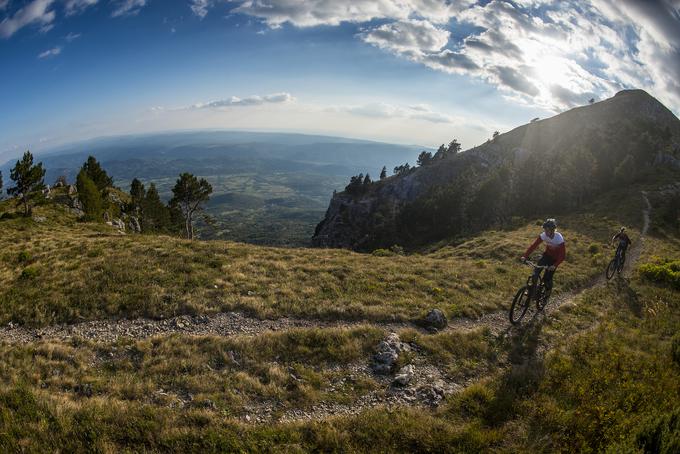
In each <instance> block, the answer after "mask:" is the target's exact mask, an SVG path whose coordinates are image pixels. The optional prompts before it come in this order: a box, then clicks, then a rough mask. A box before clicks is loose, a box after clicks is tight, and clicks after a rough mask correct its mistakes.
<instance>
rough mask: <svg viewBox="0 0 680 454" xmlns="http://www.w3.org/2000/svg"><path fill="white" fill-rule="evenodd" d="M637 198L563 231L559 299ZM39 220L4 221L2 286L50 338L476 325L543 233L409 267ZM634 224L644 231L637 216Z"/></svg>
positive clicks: (500, 299) (1, 301)
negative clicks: (193, 319) (115, 325)
mask: <svg viewBox="0 0 680 454" xmlns="http://www.w3.org/2000/svg"><path fill="white" fill-rule="evenodd" d="M631 194H632V195H631V198H630V199H625V200H617V199H620V196H618V195H616V194H613V195H612V203H613V204H614V205H608V206H607V207H606V210H607V211H605V213H611V217H610V218H607V217H605V216H601V217H598V218H594V217H593V216H591V215H589V214H586V213H584V214H580V215H579V214H576V215H574V216H571V217H569V218H565V219H562V224H563V228H562V232H563V233H564V235H565V236H566V238H567V239H568V242H569V243H568V248H569V249H568V251H569V253H568V258H567V260H566V262H565V264H564V266H563V267H562V268H561V269H560V287H559V288H560V290H561V291H563V292H564V291H568V290H571V289H575V288H578V287H579V286H582V285H584V284H585V283H586V282H588V281H589V280H590V279H591V278H592V277H593V276H595V275H597V274H598V273H599V272H600V271H601V269H602V267H603V266H604V265H605V264H606V261H607V260H608V256H609V254H610V251H608V250H607V249H606V244H605V243H606V240H607V239H608V237H609V236H610V234H611V232H612V231H613V230H614V229H615V228H616V227H617V226H619V225H621V224H623V223H625V221H626V219H625V217H626V215H627V213H630V212H631V211H632V212H635V213H639V207H640V204H641V200H639V199H640V198H639V195H636V194H635V192H634V191H631ZM9 203H10V202H9V201H8V202H4V203H3V204H2V205H0V207H1V208H0V210H2V211H6V210H7V209H8V208H9V207H10V205H9ZM619 207H626V209H627V210H628V211H626V210H625V209H618V208H619ZM2 211H0V213H2ZM617 211H618V212H620V213H621V214H620V215H618V214H614V213H617ZM35 215H36V216H38V217H40V216H42V217H45V218H46V221H45V222H42V223H40V222H35V221H34V220H33V219H24V218H16V219H9V220H3V221H0V222H1V227H2V229H3V232H5V234H4V235H3V236H2V238H1V239H0V246H1V247H2V255H1V257H2V262H1V263H0V278H1V279H2V280H3V281H4V282H6V283H7V284H8V285H7V286H3V288H2V289H0V323H8V322H10V321H12V322H15V323H19V324H28V325H34V326H43V325H48V324H53V323H64V322H74V321H79V320H81V321H82V320H92V319H100V318H128V317H152V318H153V317H168V316H173V315H179V314H206V313H215V312H218V311H229V310H240V311H245V312H247V313H249V314H253V315H255V316H258V317H273V318H278V317H284V316H294V317H303V318H326V319H329V318H331V319H332V318H343V319H352V320H355V319H367V320H383V321H390V320H412V319H417V318H419V317H421V316H423V315H424V313H425V312H426V311H427V310H429V309H431V308H435V307H436V308H440V309H442V310H443V311H444V313H445V314H447V315H448V316H450V317H455V316H461V315H467V316H475V315H480V314H483V313H485V312H489V311H495V310H497V309H499V308H501V307H504V306H505V305H506V304H507V299H508V294H510V293H512V290H513V289H515V288H516V287H517V286H518V283H519V282H521V281H522V280H523V278H524V277H525V275H527V274H528V271H527V269H526V268H524V267H522V266H521V265H519V264H518V263H517V258H518V257H519V256H520V255H521V254H522V253H523V252H524V250H525V249H526V247H527V246H528V245H529V244H530V243H531V242H532V241H533V239H534V238H535V236H536V235H537V234H538V232H539V231H540V227H539V226H537V225H536V223H535V222H529V223H522V222H519V224H520V226H519V227H517V228H514V229H509V230H507V231H488V232H484V233H483V234H481V235H480V236H479V237H476V238H474V239H470V240H468V241H464V242H462V243H460V244H458V245H456V246H444V247H441V248H439V249H437V250H436V251H434V252H430V253H419V254H412V255H408V256H403V255H398V254H394V253H391V252H390V251H387V250H385V251H376V252H375V253H374V254H357V253H353V252H349V251H345V250H332V249H326V250H315V249H281V248H267V247H255V246H251V245H246V244H241V243H229V242H221V241H211V242H199V241H195V242H191V241H186V240H181V239H177V238H171V237H162V236H148V235H127V236H121V235H120V234H118V233H117V232H116V231H115V230H113V229H112V228H110V227H108V226H105V225H97V224H84V223H79V222H77V221H76V220H75V219H74V218H72V217H71V216H70V215H69V214H67V213H66V212H65V210H63V209H61V208H60V207H59V206H55V205H44V206H41V207H38V208H37V209H36V210H35ZM629 216H631V215H629ZM630 222H634V224H632V226H633V227H635V225H636V224H635V223H639V214H637V215H632V219H631V221H630ZM538 223H539V224H540V222H538ZM629 224H630V223H629ZM633 232H634V230H633ZM633 236H635V233H634V234H633ZM27 301H30V302H31V304H27Z"/></svg>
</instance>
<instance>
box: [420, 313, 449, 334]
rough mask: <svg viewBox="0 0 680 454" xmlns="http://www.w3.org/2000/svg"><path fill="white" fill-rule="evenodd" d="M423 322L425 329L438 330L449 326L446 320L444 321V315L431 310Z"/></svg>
mask: <svg viewBox="0 0 680 454" xmlns="http://www.w3.org/2000/svg"><path fill="white" fill-rule="evenodd" d="M423 322H424V324H425V326H426V327H427V328H436V329H438V330H439V329H443V328H446V325H448V324H449V322H448V320H446V315H444V313H443V312H442V311H440V310H439V309H432V310H431V311H430V312H428V313H427V315H426V316H425V319H424V320H423Z"/></svg>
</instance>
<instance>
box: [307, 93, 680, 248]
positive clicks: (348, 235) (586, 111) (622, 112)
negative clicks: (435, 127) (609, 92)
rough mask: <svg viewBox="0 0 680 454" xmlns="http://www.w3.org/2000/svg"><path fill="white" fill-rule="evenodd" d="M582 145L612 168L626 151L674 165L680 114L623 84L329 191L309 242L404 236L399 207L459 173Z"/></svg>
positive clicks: (480, 173) (390, 240)
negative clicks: (490, 136) (446, 152)
mask: <svg viewBox="0 0 680 454" xmlns="http://www.w3.org/2000/svg"><path fill="white" fill-rule="evenodd" d="M583 150H587V152H589V153H590V154H592V156H593V157H594V158H595V160H596V161H597V164H599V165H600V166H602V167H605V166H607V167H609V166H611V167H612V169H613V168H614V167H616V166H618V165H619V164H620V163H621V162H622V161H623V160H624V159H625V158H626V157H627V156H629V155H631V156H632V157H634V158H635V160H634V162H635V164H634V166H635V167H637V168H638V169H641V168H645V167H651V166H653V165H657V166H664V167H671V168H673V167H674V168H676V169H680V159H679V158H680V120H678V118H677V117H676V116H675V115H674V114H673V113H672V112H671V111H670V110H668V109H667V108H666V107H664V106H663V104H661V103H660V102H659V101H657V100H656V99H655V98H653V97H652V96H650V95H649V94H647V93H646V92H644V91H642V90H625V91H622V92H619V93H618V94H617V95H616V96H614V97H612V98H610V99H607V100H605V101H602V102H598V103H595V104H592V105H588V106H584V107H578V108H575V109H572V110H569V111H567V112H564V113H562V114H559V115H556V116H554V117H552V118H548V119H545V120H536V121H532V122H531V123H529V124H526V125H523V126H520V127H518V128H515V129H513V130H512V131H510V132H507V133H505V134H502V135H500V136H498V137H496V138H495V139H494V140H493V141H488V142H487V143H485V144H483V145H480V146H477V147H475V148H472V149H469V150H467V151H464V152H462V153H458V154H456V155H452V156H448V157H446V158H444V159H439V160H435V161H434V162H432V163H430V164H429V165H426V166H421V167H418V168H414V169H411V170H410V171H408V172H405V173H403V174H400V175H395V176H392V177H389V178H387V179H385V180H382V181H379V182H374V183H372V184H371V185H370V187H368V188H366V189H365V190H364V193H363V194H361V195H356V194H354V195H352V194H349V193H348V192H347V191H344V192H340V193H336V194H334V196H333V198H332V200H331V202H330V205H329V207H328V210H327V212H326V216H325V218H324V219H323V220H322V221H321V222H320V223H319V224H318V226H317V228H316V231H315V233H314V236H313V238H312V243H313V245H315V246H317V247H341V248H350V249H355V250H371V249H374V248H376V247H386V246H390V245H392V244H395V243H398V244H405V243H408V239H407V238H406V235H405V234H404V233H403V232H402V231H401V225H400V216H402V217H403V213H404V209H405V207H407V206H409V205H411V206H413V205H418V204H421V203H423V202H424V198H425V197H427V195H428V193H430V192H431V191H432V190H433V189H435V188H437V187H442V186H444V185H447V184H449V183H451V182H455V181H456V180H457V179H458V178H460V177H461V175H463V174H467V175H470V174H472V175H474V180H483V179H484V178H485V176H486V175H490V174H492V173H493V172H494V171H495V170H496V169H498V168H500V167H501V166H507V167H509V168H510V169H511V172H513V171H516V169H519V168H520V167H521V166H522V164H523V163H525V162H526V161H527V160H528V159H530V158H533V159H536V160H537V161H539V162H542V164H544V165H545V164H547V167H549V166H550V161H553V160H557V159H564V158H565V156H569V155H571V154H576V153H579V152H582V151H583ZM515 174H516V175H517V172H515ZM519 178H520V177H519V176H516V179H519ZM618 184H621V182H620V181H619V182H618ZM442 209H443V208H442Z"/></svg>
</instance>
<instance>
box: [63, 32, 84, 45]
mask: <svg viewBox="0 0 680 454" xmlns="http://www.w3.org/2000/svg"><path fill="white" fill-rule="evenodd" d="M81 36H82V35H81V34H80V33H73V32H70V33H69V34H68V35H66V36H64V40H66V42H67V43H71V42H73V41H75V40H76V39H78V38H80V37H81Z"/></svg>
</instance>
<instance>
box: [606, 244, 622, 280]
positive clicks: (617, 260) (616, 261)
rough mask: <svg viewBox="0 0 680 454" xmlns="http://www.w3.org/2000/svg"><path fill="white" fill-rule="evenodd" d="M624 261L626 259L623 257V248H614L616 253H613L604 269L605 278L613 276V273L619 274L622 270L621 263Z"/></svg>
mask: <svg viewBox="0 0 680 454" xmlns="http://www.w3.org/2000/svg"><path fill="white" fill-rule="evenodd" d="M625 263H626V259H625V258H624V257H623V250H622V249H621V248H616V254H615V255H614V258H613V259H612V261H611V262H609V265H607V270H606V271H605V275H606V276H607V280H609V279H611V278H612V277H614V273H619V274H620V273H621V271H623V265H624V264H625Z"/></svg>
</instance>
